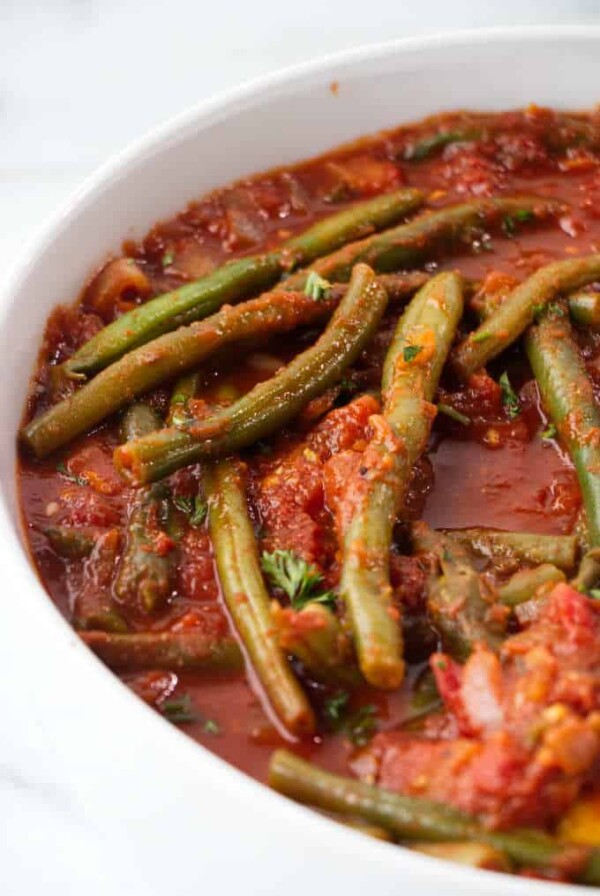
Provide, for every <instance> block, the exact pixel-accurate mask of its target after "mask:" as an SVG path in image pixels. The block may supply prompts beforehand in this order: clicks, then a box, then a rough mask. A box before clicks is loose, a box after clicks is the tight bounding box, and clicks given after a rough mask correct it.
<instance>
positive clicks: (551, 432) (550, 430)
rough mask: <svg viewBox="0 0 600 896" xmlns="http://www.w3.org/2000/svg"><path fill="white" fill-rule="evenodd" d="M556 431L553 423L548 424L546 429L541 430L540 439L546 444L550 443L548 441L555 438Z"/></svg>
mask: <svg viewBox="0 0 600 896" xmlns="http://www.w3.org/2000/svg"><path fill="white" fill-rule="evenodd" d="M556 431H557V430H556V426H555V425H554V423H550V424H548V426H547V427H546V429H543V430H542V432H541V434H540V435H541V437H542V439H543V440H544V441H545V442H546V441H550V439H555V438H556Z"/></svg>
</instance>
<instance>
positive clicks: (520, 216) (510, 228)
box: [502, 208, 534, 237]
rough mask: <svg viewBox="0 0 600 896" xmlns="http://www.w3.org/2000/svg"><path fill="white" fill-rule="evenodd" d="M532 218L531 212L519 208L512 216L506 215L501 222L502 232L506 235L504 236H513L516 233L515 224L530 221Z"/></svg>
mask: <svg viewBox="0 0 600 896" xmlns="http://www.w3.org/2000/svg"><path fill="white" fill-rule="evenodd" d="M533 217H534V214H533V212H532V211H530V210H529V209H527V208H520V209H517V211H516V212H515V213H514V215H506V217H505V218H504V220H503V222H502V230H503V231H504V233H505V234H506V236H509V237H510V236H514V235H515V233H516V232H517V223H523V222H525V221H530V220H531V219H532V218H533Z"/></svg>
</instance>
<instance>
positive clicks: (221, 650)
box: [80, 629, 244, 672]
mask: <svg viewBox="0 0 600 896" xmlns="http://www.w3.org/2000/svg"><path fill="white" fill-rule="evenodd" d="M80 635H81V638H82V640H83V641H84V642H85V643H86V644H87V646H88V647H89V648H90V649H91V650H93V651H94V653H95V654H96V655H97V656H99V657H100V659H101V660H103V661H104V662H105V663H106V664H107V665H108V666H110V667H111V669H118V670H120V669H129V670H131V671H133V670H136V669H172V670H173V671H196V670H204V671H206V672H239V671H241V670H242V669H243V668H244V660H243V657H242V653H241V651H240V648H239V647H238V645H237V643H236V642H235V641H234V640H233V638H229V637H225V638H220V639H216V638H214V637H212V636H211V635H207V634H206V632H204V631H194V630H193V629H190V630H188V631H181V632H169V631H166V632H131V633H128V634H109V633H107V632H98V631H94V632H80Z"/></svg>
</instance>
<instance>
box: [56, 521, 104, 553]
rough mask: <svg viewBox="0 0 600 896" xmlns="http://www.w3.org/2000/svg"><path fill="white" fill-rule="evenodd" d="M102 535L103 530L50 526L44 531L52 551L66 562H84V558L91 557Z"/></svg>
mask: <svg viewBox="0 0 600 896" xmlns="http://www.w3.org/2000/svg"><path fill="white" fill-rule="evenodd" d="M101 534H102V530H101V529H95V528H92V527H85V528H82V527H77V528H75V527H74V526H48V528H47V529H45V530H44V535H45V536H46V538H47V539H48V541H49V542H50V545H51V546H52V550H53V551H54V552H55V553H56V554H58V556H59V557H64V558H65V559H66V560H82V559H83V558H84V557H89V556H90V554H91V553H92V551H93V550H94V545H95V544H96V542H97V540H98V536H99V535H101Z"/></svg>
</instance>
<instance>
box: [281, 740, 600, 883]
mask: <svg viewBox="0 0 600 896" xmlns="http://www.w3.org/2000/svg"><path fill="white" fill-rule="evenodd" d="M269 784H270V786H271V787H273V788H274V789H275V790H277V791H279V793H282V794H284V795H285V796H288V797H290V798H291V799H293V800H297V801H298V802H301V803H307V804H309V805H311V806H316V807H317V808H319V809H323V810H324V811H325V812H334V813H338V814H340V815H348V816H351V817H353V818H360V819H362V820H363V821H366V822H369V823H370V824H375V825H377V826H381V827H382V828H385V830H387V831H390V832H391V833H392V834H394V836H396V837H398V838H399V839H401V840H409V841H410V840H417V841H419V840H424V841H430V842H463V841H466V840H472V841H474V842H476V843H487V844H489V845H490V846H492V847H493V848H494V849H498V850H500V851H501V852H503V853H505V854H506V855H507V856H508V857H509V858H510V859H511V860H512V861H513V862H515V863H516V864H517V865H520V866H524V867H527V868H539V869H542V870H545V871H552V869H559V868H560V867H561V865H564V864H565V860H568V859H569V858H570V859H571V860H573V859H576V858H577V857H579V858H580V862H579V864H578V866H577V867H578V871H576V872H575V874H576V878H577V880H578V881H579V882H580V883H586V884H595V885H598V884H600V850H599V849H592V848H587V847H574V846H572V845H571V844H569V843H563V842H561V841H559V840H557V839H555V838H553V837H550V836H548V835H547V834H544V833H542V832H541V831H538V830H534V829H527V828H524V829H521V830H518V831H495V830H491V829H490V828H487V827H485V826H484V825H483V824H481V823H480V822H479V821H478V819H477V818H475V817H473V816H471V815H467V814H466V813H463V812H459V811H458V810H457V809H453V808H450V807H449V806H446V805H443V804H441V803H434V802H431V801H430V800H426V799H422V798H420V797H412V796H402V795H400V794H397V793H392V792H390V791H389V790H384V789H382V788H380V787H374V786H372V785H371V784H364V783H363V782H362V781H355V780H352V779H350V778H342V777H341V776H338V775H333V774H331V773H330V772H326V771H323V770H322V769H320V768H317V767H316V766H315V765H312V764H311V763H309V762H306V761H305V760H304V759H300V757H299V756H296V755H294V754H293V753H289V752H288V751H287V750H277V751H276V752H275V753H274V754H273V756H272V757H271V762H270V765H269Z"/></svg>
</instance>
